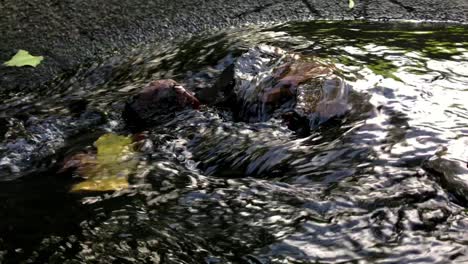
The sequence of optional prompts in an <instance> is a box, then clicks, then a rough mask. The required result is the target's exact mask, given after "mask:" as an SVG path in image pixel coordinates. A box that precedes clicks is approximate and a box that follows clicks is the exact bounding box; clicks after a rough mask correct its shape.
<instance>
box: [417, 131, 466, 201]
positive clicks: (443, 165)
mask: <svg viewBox="0 0 468 264" xmlns="http://www.w3.org/2000/svg"><path fill="white" fill-rule="evenodd" d="M423 168H424V169H425V170H427V171H429V172H430V173H431V174H433V175H435V176H437V177H438V180H439V182H440V183H441V184H442V185H443V186H444V187H445V188H446V189H447V190H448V191H449V192H451V193H452V194H453V195H454V196H456V197H457V198H459V199H460V200H461V201H463V202H464V203H467V202H468V198H467V197H468V140H467V139H464V138H461V139H459V140H457V141H455V142H454V143H452V144H451V145H449V146H448V147H444V148H442V149H441V150H440V151H438V152H437V153H436V154H435V155H434V156H433V157H431V158H430V159H428V160H426V161H425V162H424V164H423Z"/></svg>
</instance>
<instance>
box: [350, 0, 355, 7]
mask: <svg viewBox="0 0 468 264" xmlns="http://www.w3.org/2000/svg"><path fill="white" fill-rule="evenodd" d="M353 8H354V0H349V9H353Z"/></svg>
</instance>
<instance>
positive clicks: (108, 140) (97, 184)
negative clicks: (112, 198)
mask: <svg viewBox="0 0 468 264" xmlns="http://www.w3.org/2000/svg"><path fill="white" fill-rule="evenodd" d="M131 144H132V139H131V138H130V137H126V136H120V135H117V134H111V133H109V134H104V135H102V136H101V137H100V138H99V139H98V140H96V142H94V146H95V147H96V149H97V153H96V154H81V155H75V157H74V159H75V160H73V159H71V161H74V164H75V163H76V165H75V166H76V167H77V172H78V173H79V175H80V176H81V177H83V178H85V179H86V180H85V181H83V182H80V183H78V184H76V185H74V186H73V187H72V189H71V191H72V192H78V191H116V190H121V189H125V188H128V185H129V184H128V176H129V175H130V174H131V173H132V171H134V170H135V169H136V166H137V159H135V158H136V152H134V151H133V150H132V146H131Z"/></svg>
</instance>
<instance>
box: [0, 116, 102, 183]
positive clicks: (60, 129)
mask: <svg viewBox="0 0 468 264" xmlns="http://www.w3.org/2000/svg"><path fill="white" fill-rule="evenodd" d="M105 121H106V118H105V115H104V114H103V113H101V112H99V111H86V112H84V113H82V114H81V115H79V116H77V117H73V116H68V115H67V114H62V115H56V116H50V117H47V118H44V119H42V120H41V119H39V118H37V117H34V116H31V117H29V118H27V119H26V120H21V119H18V118H9V121H8V125H7V127H8V128H7V131H6V132H5V135H4V140H3V141H2V142H1V143H0V180H8V179H14V178H18V177H21V176H23V175H25V174H28V173H30V172H32V171H37V170H38V169H41V168H48V167H50V165H51V164H48V162H49V161H48V159H49V158H50V157H52V156H54V155H55V154H57V152H59V151H60V150H61V149H63V148H64V147H66V146H67V144H66V142H67V141H68V140H71V139H72V138H73V137H76V136H77V135H79V134H82V133H86V132H89V131H90V130H92V129H93V128H97V127H98V126H99V125H102V124H104V123H105Z"/></svg>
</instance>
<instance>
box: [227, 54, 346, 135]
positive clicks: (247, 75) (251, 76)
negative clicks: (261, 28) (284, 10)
mask: <svg viewBox="0 0 468 264" xmlns="http://www.w3.org/2000/svg"><path fill="white" fill-rule="evenodd" d="M336 72H337V70H336V69H335V68H334V67H333V65H329V64H326V63H323V62H321V61H318V60H311V61H308V60H303V59H301V58H300V57H299V56H298V55H295V54H290V53H287V52H286V51H284V50H282V49H279V48H276V47H271V46H267V45H260V46H258V47H255V48H252V49H250V50H249V51H248V52H246V53H244V54H243V55H242V56H241V57H239V58H238V60H237V61H236V63H235V65H234V77H233V78H234V83H235V85H234V88H233V91H234V93H235V96H236V100H237V103H238V104H239V109H238V113H237V114H238V118H239V119H240V120H242V121H247V122H260V121H266V120H268V119H269V118H271V117H272V116H280V115H283V114H285V113H287V112H295V113H296V114H295V115H298V116H300V117H303V118H307V119H308V120H309V126H310V127H313V126H315V125H317V124H319V123H322V122H324V121H326V120H328V119H330V118H332V117H335V116H340V115H343V114H344V113H346V112H347V111H348V108H349V106H348V103H347V101H348V94H349V90H350V86H349V85H348V84H346V83H345V81H344V80H343V79H342V78H341V77H339V76H338V75H337V74H336ZM287 116H291V115H287ZM299 119H301V118H299ZM291 120H293V119H290V121H291ZM296 125H297V124H293V125H292V126H291V127H294V126H296Z"/></svg>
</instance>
